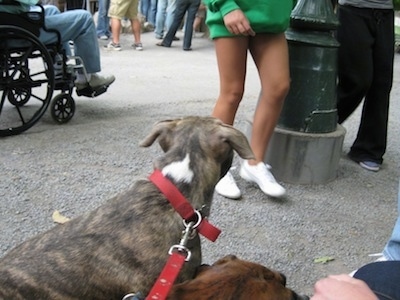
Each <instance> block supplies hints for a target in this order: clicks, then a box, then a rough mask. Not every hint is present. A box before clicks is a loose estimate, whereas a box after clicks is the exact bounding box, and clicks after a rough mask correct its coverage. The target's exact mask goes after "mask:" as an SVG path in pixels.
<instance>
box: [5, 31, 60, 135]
mask: <svg viewBox="0 0 400 300" xmlns="http://www.w3.org/2000/svg"><path fill="white" fill-rule="evenodd" d="M53 90H54V69H53V62H52V59H51V56H50V54H49V52H48V50H47V49H46V47H45V46H44V45H43V44H42V43H41V42H40V41H39V40H38V38H37V37H36V36H35V35H33V34H32V33H30V32H29V31H26V30H24V29H22V28H19V27H15V26H8V25H7V26H0V136H9V135H15V134H19V133H21V132H23V131H25V130H27V129H29V128H30V127H32V126H33V125H34V124H35V123H36V122H37V121H38V120H39V119H40V118H41V117H42V116H43V114H44V113H45V112H46V109H47V107H48V106H49V104H50V100H51V97H52V95H53ZM6 100H8V101H6Z"/></svg>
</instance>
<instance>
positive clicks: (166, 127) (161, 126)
mask: <svg viewBox="0 0 400 300" xmlns="http://www.w3.org/2000/svg"><path fill="white" fill-rule="evenodd" d="M178 121H179V120H164V121H160V122H157V123H156V124H155V125H154V126H153V129H152V130H151V132H150V133H149V134H148V135H147V136H146V137H145V138H144V140H142V141H141V142H140V144H139V146H140V147H149V146H151V145H153V143H154V142H155V140H156V139H157V138H159V144H160V146H161V149H163V151H164V152H166V151H167V150H168V148H169V139H168V136H169V134H168V133H170V132H171V130H173V129H174V128H175V126H176V124H177V123H178Z"/></svg>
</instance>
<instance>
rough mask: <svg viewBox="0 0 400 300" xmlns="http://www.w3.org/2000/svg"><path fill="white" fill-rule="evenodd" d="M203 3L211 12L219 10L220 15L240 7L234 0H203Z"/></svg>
mask: <svg viewBox="0 0 400 300" xmlns="http://www.w3.org/2000/svg"><path fill="white" fill-rule="evenodd" d="M204 4H205V5H206V6H207V7H208V9H209V10H210V11H211V12H218V11H219V12H220V13H221V14H222V16H225V15H226V14H227V13H229V12H231V11H233V10H236V9H240V7H239V5H237V4H236V2H235V1H234V0H204Z"/></svg>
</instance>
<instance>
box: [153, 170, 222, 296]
mask: <svg viewBox="0 0 400 300" xmlns="http://www.w3.org/2000/svg"><path fill="white" fill-rule="evenodd" d="M149 179H150V181H151V182H153V184H154V185H155V186H157V188H158V189H159V190H160V191H161V192H162V193H163V194H164V196H165V197H166V198H167V199H168V201H169V202H170V203H171V205H172V206H173V207H174V208H175V210H176V211H177V212H178V213H179V215H180V216H181V217H182V219H183V220H184V221H186V222H187V223H186V222H184V224H185V227H186V228H185V232H184V235H183V237H182V239H181V242H180V244H179V245H174V246H172V247H171V249H170V250H169V252H168V253H169V254H170V257H169V259H168V261H167V263H166V265H165V266H164V269H163V270H162V272H161V273H160V275H159V276H158V279H157V281H156V283H155V284H154V286H153V288H152V289H151V291H150V293H149V295H148V296H147V297H146V300H164V299H166V298H167V296H168V294H169V292H170V290H171V288H172V285H173V284H174V282H175V280H176V277H177V276H178V274H179V272H180V270H181V269H182V267H183V264H184V263H185V261H189V260H190V255H191V253H190V251H189V249H187V248H186V242H187V240H188V238H189V236H190V234H191V233H192V231H193V230H195V229H197V231H198V232H199V233H201V234H202V235H203V236H205V237H206V238H208V239H209V240H211V241H213V242H215V240H216V239H217V238H218V236H219V234H220V233H221V230H219V229H218V228H216V227H214V226H213V225H212V224H210V223H209V222H208V221H207V219H204V218H202V217H201V214H200V213H199V212H198V211H196V210H194V209H193V207H192V205H191V204H190V203H189V201H188V200H186V198H185V197H184V196H183V195H182V194H181V192H180V191H179V190H178V189H177V187H176V186H175V185H174V184H173V183H172V182H171V181H170V180H168V178H166V177H165V176H164V175H163V174H162V173H161V172H160V170H154V172H153V173H152V174H151V175H150V177H149ZM196 216H197V218H198V220H197V222H196V221H193V219H194V218H196ZM195 222H196V223H195Z"/></svg>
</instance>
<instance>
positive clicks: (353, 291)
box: [311, 274, 378, 300]
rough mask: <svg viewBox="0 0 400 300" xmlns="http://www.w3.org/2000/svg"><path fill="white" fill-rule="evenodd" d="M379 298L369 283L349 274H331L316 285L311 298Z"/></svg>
mask: <svg viewBox="0 0 400 300" xmlns="http://www.w3.org/2000/svg"><path fill="white" fill-rule="evenodd" d="M338 299H340V300H377V299H378V298H377V297H376V296H375V294H374V293H373V292H372V291H371V289H370V288H369V287H368V285H367V284H366V283H365V282H364V281H361V280H359V279H355V278H353V277H350V276H349V275H346V274H343V275H331V276H329V277H327V278H323V279H320V280H318V281H317V282H316V283H315V285H314V296H312V297H311V300H338Z"/></svg>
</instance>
